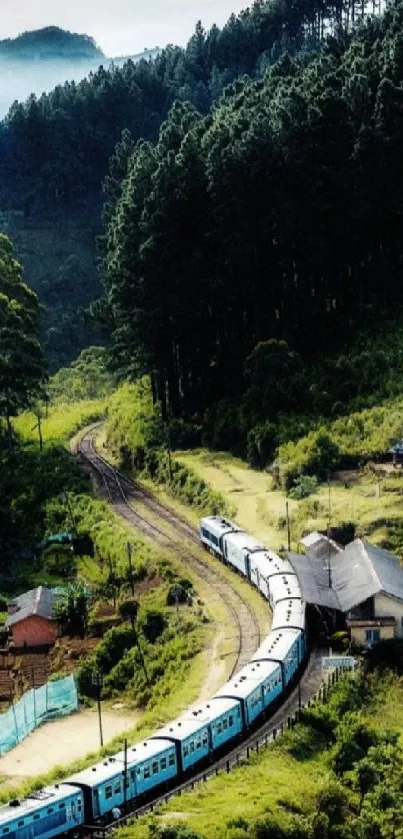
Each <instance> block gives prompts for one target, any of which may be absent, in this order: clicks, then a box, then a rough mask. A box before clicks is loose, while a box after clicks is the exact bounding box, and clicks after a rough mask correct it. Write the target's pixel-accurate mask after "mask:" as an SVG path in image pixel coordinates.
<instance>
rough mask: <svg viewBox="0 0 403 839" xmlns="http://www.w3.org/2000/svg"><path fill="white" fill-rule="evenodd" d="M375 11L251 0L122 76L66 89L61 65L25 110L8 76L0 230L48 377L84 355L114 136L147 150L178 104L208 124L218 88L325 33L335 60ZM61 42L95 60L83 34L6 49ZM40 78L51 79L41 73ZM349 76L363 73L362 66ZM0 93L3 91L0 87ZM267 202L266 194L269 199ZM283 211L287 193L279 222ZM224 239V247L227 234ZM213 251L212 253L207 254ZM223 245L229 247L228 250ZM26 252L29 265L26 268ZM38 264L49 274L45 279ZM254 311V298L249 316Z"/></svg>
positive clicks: (53, 34)
mask: <svg viewBox="0 0 403 839" xmlns="http://www.w3.org/2000/svg"><path fill="white" fill-rule="evenodd" d="M376 8H377V7H376ZM374 10H375V7H374V5H373V3H372V0H371V2H368V3H365V2H364V3H363V2H361V0H360V2H359V3H358V2H357V0H348V2H346V3H343V4H342V5H340V3H339V2H338V0H337V2H334V3H328V4H327V5H326V7H324V6H323V3H321V2H319V0H309V2H303V3H299V4H295V3H291V2H288V1H287V2H280V0H268V1H267V2H264V1H263V2H262V0H258V1H257V2H254V3H253V4H252V6H251V7H250V9H247V10H245V11H244V12H242V13H241V14H239V15H238V16H235V15H232V16H231V17H230V19H229V21H228V23H227V24H226V25H225V26H224V27H223V28H222V29H218V27H216V26H213V27H212V29H211V30H210V31H208V32H205V31H204V30H203V28H202V26H201V25H200V24H197V25H196V27H195V32H194V34H193V35H192V37H191V38H190V40H189V43H188V44H187V46H186V47H185V48H184V49H183V48H180V47H176V46H172V45H170V46H168V47H167V48H166V49H164V50H161V52H160V53H159V55H158V56H157V57H156V58H155V60H151V61H149V60H146V59H143V60H140V61H139V62H138V63H135V61H131V60H129V61H128V62H127V63H126V64H124V66H119V63H118V64H115V65H114V66H111V67H110V68H109V69H108V68H107V67H106V66H103V67H101V68H99V69H97V70H95V69H94V72H93V73H92V75H91V76H90V77H89V78H86V79H84V80H82V81H81V82H79V83H75V82H71V81H65V78H68V79H70V78H72V77H74V74H73V72H72V70H71V71H68V70H67V67H66V70H65V76H64V77H61V76H60V71H59V75H58V77H57V78H58V80H59V79H60V82H61V83H58V84H57V86H56V87H55V89H54V90H52V91H51V92H50V93H47V94H43V95H39V96H38V97H35V96H34V95H32V96H29V97H28V99H27V101H25V102H24V101H23V100H24V99H25V98H26V96H27V93H26V90H27V87H26V82H25V83H23V80H20V83H19V79H18V78H17V74H16V73H14V74H13V78H12V80H10V83H11V81H12V84H13V85H14V93H13V95H12V96H10V94H8V99H9V101H14V100H15V99H20V100H22V101H19V102H18V103H17V102H15V103H14V104H13V106H12V107H11V109H10V112H9V114H8V115H7V119H6V120H4V121H3V122H2V124H1V126H0V161H1V163H0V208H1V210H2V211H3V212H4V213H6V215H7V222H8V221H9V220H10V219H15V214H18V218H19V225H20V227H21V228H22V231H21V233H20V235H19V242H18V255H19V257H20V258H21V259H24V261H26V262H27V279H28V282H29V283H30V285H32V286H33V287H34V288H35V290H36V291H37V292H38V294H39V295H40V298H41V300H43V302H44V303H45V305H46V307H47V319H46V324H45V333H44V334H45V335H46V339H47V340H46V343H47V344H48V345H49V346H51V347H52V366H53V369H56V368H57V366H58V364H60V363H61V364H66V363H68V362H69V361H71V360H73V359H74V358H75V356H76V354H77V352H78V351H79V349H81V348H83V347H84V346H86V338H85V330H84V329H83V328H82V324H81V320H82V314H81V313H82V308H85V307H86V306H87V304H88V299H91V300H93V299H95V298H96V297H98V296H99V281H98V276H97V271H96V267H95V262H96V258H95V256H96V255H95V241H94V236H96V235H97V234H98V233H99V232H100V224H101V205H102V202H103V198H104V196H103V195H102V183H103V181H104V180H105V178H106V176H107V174H108V163H109V159H110V157H111V155H112V154H113V152H114V149H115V146H116V144H117V143H118V142H119V141H120V139H121V136H122V132H123V131H125V130H127V131H129V132H130V135H131V138H132V142H133V144H135V143H136V142H137V141H138V140H142V141H143V140H145V141H152V142H154V141H156V139H157V138H158V132H159V129H160V127H161V124H162V123H163V122H164V120H165V119H166V118H167V115H168V113H169V110H170V108H171V107H172V105H173V103H174V102H175V101H176V100H178V101H180V102H190V103H192V105H193V106H194V107H195V108H196V109H197V111H198V112H199V113H200V114H203V115H205V114H207V113H208V111H209V109H210V108H211V106H212V104H213V103H214V102H216V101H217V100H218V99H219V97H220V96H221V94H222V92H223V90H224V89H225V87H226V86H227V85H230V84H232V83H233V82H234V81H235V80H236V79H238V78H241V77H243V76H244V75H245V74H247V75H248V76H250V77H251V78H262V77H263V76H264V74H265V72H266V70H267V68H268V67H270V66H271V65H272V64H273V63H274V62H276V61H277V60H278V59H279V58H281V56H283V54H285V53H288V54H289V55H296V54H298V53H300V54H301V56H302V60H303V61H304V60H305V58H306V57H307V56H309V55H310V54H311V53H312V52H314V51H318V50H321V49H322V46H324V44H325V41H326V37H327V35H328V34H329V33H334V32H337V33H340V36H339V35H337V37H336V42H335V44H334V48H335V50H336V52H338V51H342V50H343V48H344V44H345V42H346V41H347V40H348V37H349V36H348V35H347V32H349V31H350V29H351V24H352V22H353V21H355V22H357V21H358V20H359V19H360V18H361V16H362V15H366V14H367V13H370V14H371V13H372V12H373V11H374ZM60 39H61V40H62V41H63V44H62V46H63V49H65V50H66V51H67V52H68V50H69V49H70V47H71V48H75V49H77V50H78V51H80V50H81V51H84V52H85V53H87V52H88V51H89V52H90V53H93V52H94V49H95V47H94V44H93V43H92V41H91V39H89V38H87V37H86V36H76V35H74V34H72V33H62V34H60V33H59V31H58V30H56V31H54V29H53V28H51V29H50V31H48V30H46V31H45V32H41V31H39V32H38V33H35V32H34V33H24V34H23V35H22V36H21V37H20V38H19V39H15V40H13V41H11V42H9V43H8V45H6V47H7V49H9V50H20V51H21V52H22V50H23V49H25V48H27V49H28V48H29V50H32V51H35V50H37V51H38V50H43V52H46V49H48V48H49V47H46V48H45V46H44V41H45V40H46V42H47V41H48V40H49V41H50V44H52V41H55V42H57V44H58V45H59V42H60ZM77 39H78V40H77ZM38 42H39V43H38ZM41 42H42V47H41V46H40V44H41ZM6 47H5V48H6ZM58 48H59V47H58ZM98 54H99V53H97V55H98ZM97 60H98V62H99V58H98V59H97ZM103 63H104V65H105V62H103ZM37 65H38V66H39V70H40V66H42V65H45V67H47V62H46V61H44V62H38V63H37ZM38 66H36V69H35V74H36V75H35V74H34V73H33V71H32V70H31V79H32V84H34V83H35V81H36V76H37V75H38V72H39V70H38ZM45 72H46V74H48V70H47V69H46V70H45ZM357 72H358V74H359V75H360V73H361V70H360V68H358V71H357ZM44 75H45V74H44ZM75 78H77V76H75ZM17 83H18V87H17ZM3 84H4V86H5V90H7V87H8V80H7V79H6V78H3ZM47 85H48V79H47V78H43V80H42V81H41V83H40V84H38V82H36V87H35V89H36V90H40V91H42V90H44V89H48V87H47ZM19 91H21V93H19ZM5 95H6V94H5ZM33 137H35V142H32V138H33ZM258 145H259V144H257V145H256V151H257V150H258ZM306 164H307V165H308V161H306ZM122 165H123V170H122V169H121V164H119V163H118V164H117V167H116V168H115V171H114V177H116V176H117V175H119V176H120V174H123V171H124V166H125V164H124V161H123V162H122ZM303 165H304V167H305V169H306V166H305V164H304V163H303ZM231 166H233V164H231ZM252 168H253V167H252ZM249 171H251V170H249ZM241 179H242V176H241V174H239V180H241ZM291 180H292V175H291ZM287 182H288V179H287ZM264 191H265V190H264V189H263V193H264ZM308 191H309V190H308ZM271 192H272V190H271V188H269V190H268V192H267V194H268V195H270V194H271ZM306 194H307V192H306ZM242 200H243V199H242ZM292 203H293V197H292V195H290V196H289V199H288V206H287V211H286V212H287V215H289V212H290V209H291V208H292ZM257 206H258V205H257ZM248 215H249V213H248V212H246V213H245V214H244V215H243V221H242V219H241V224H240V228H241V227H242V225H243V222H244V221H245V220H246V219H247V218H248ZM3 218H4V216H3ZM250 218H251V219H252V218H253V213H252V214H250ZM312 223H314V219H312ZM44 226H45V227H46V236H45V238H44V236H43V229H44ZM263 227H264V223H263ZM67 228H69V235H68V237H67V242H66V245H67V244H68V247H69V252H68V253H67V254H66V255H64V254H63V255H62V256H61V257H60V258H56V257H57V254H55V245H56V247H57V249H58V250H59V251H61V250H62V248H63V238H64V234H65V232H66V229H67ZM202 230H203V228H202V227H201V232H202ZM220 235H221V234H220ZM262 235H264V230H262ZM36 237H37V238H38V246H37V245H36V243H35V239H36ZM46 237H47V240H48V241H46ZM222 241H223V243H224V242H225V241H227V240H226V236H225V237H224V238H223V240H222ZM211 244H212V250H213V251H214V249H215V244H214V243H213V242H212V243H211ZM228 246H230V247H231V245H230V241H229V240H228ZM26 253H29V254H30V255H31V258H30V260H29V265H28V261H27V260H26V259H25V254H26ZM88 254H90V257H91V259H90V261H89V260H88ZM200 254H202V251H201V250H200ZM69 257H75V266H74V267H73V266H72V265H71V264H66V262H67V260H68V259H69ZM91 260H92V265H90V264H89V262H91ZM241 264H242V265H244V266H245V269H244V270H245V272H247V271H248V267H247V266H248V261H245V260H244V259H243V258H242V255H241V254H240V262H239V267H240V266H241ZM44 266H47V271H46V273H47V275H48V276H46V277H45V276H44V274H45V270H44ZM66 273H68V277H69V279H68V283H70V284H73V283H74V284H75V283H76V282H77V278H78V277H80V278H81V282H80V283H77V291H76V293H75V294H71V293H70V291H69V290H68V289H67V288H66V280H65V276H66ZM60 275H61V276H60ZM81 283H82V284H83V289H82V290H81ZM53 287H54V288H55V294H53V293H52V292H53ZM55 295H57V298H58V303H61V305H62V307H63V305H64V307H65V311H64V317H63V321H64V324H63V327H64V328H63V329H61V328H60V315H61V310H60V307H59V305H58V306H57V310H55V300H54V297H55ZM260 302H261V301H259V300H258V299H256V311H258V308H259V303H260ZM77 321H79V327H81V328H79V329H77ZM248 329H249V326H248ZM72 333H74V335H75V336H76V337H78V335H77V333H79V335H80V345H78V344H77V346H76V347H74V343H73V341H72V340H69V337H70V336H71V334H72ZM96 340H99V339H96ZM93 341H94V336H93V335H89V336H88V343H92V342H93Z"/></svg>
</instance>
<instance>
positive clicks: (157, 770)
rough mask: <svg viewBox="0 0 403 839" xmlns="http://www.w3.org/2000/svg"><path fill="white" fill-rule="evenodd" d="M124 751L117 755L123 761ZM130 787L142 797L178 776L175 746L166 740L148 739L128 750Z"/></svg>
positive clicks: (117, 758)
mask: <svg viewBox="0 0 403 839" xmlns="http://www.w3.org/2000/svg"><path fill="white" fill-rule="evenodd" d="M124 759H125V754H124V751H122V752H119V754H117V755H116V760H119V761H120V762H122V761H123V764H124ZM127 774H128V785H129V784H130V788H132V786H133V785H134V788H135V795H136V797H137V796H141V795H144V794H145V793H147V792H148V791H149V790H150V789H154V788H155V787H158V786H159V785H160V784H166V783H168V782H169V781H170V780H171V779H172V778H174V777H175V775H177V774H178V763H177V758H176V749H175V746H174V744H170V743H167V741H166V740H158V738H155V739H152V738H150V739H148V740H145V741H144V742H143V743H138V744H137V745H136V746H131V747H130V748H129V749H128V750H127Z"/></svg>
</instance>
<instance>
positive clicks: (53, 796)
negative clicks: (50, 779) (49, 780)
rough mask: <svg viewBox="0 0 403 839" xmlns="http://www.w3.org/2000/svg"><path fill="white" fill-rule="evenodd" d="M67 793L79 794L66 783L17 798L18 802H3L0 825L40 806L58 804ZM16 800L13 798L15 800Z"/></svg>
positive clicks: (0, 810) (28, 813) (29, 812)
mask: <svg viewBox="0 0 403 839" xmlns="http://www.w3.org/2000/svg"><path fill="white" fill-rule="evenodd" d="M69 795H80V790H78V789H77V787H73V786H70V785H69V784H67V783H66V784H63V785H60V786H59V785H58V786H54V787H45V788H44V789H41V790H38V791H37V792H33V793H32V794H31V795H30V796H28V798H22V799H21V800H19V803H18V804H17V803H15V804H10V803H9V804H4V805H3V806H2V807H0V825H5V824H8V823H9V822H10V821H13V819H19V818H24V816H29V815H30V814H31V813H33V812H35V811H36V810H38V808H39V807H41V806H43V807H47V806H49V807H52V805H53V804H60V803H61V801H63V800H65V799H66V798H67V797H68V796H69ZM17 800H18V799H14V801H15V802H16V801H17Z"/></svg>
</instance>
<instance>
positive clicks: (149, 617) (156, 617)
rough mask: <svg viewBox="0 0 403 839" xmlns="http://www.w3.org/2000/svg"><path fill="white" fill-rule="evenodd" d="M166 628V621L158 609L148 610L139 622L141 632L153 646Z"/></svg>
mask: <svg viewBox="0 0 403 839" xmlns="http://www.w3.org/2000/svg"><path fill="white" fill-rule="evenodd" d="M166 626H167V619H166V617H165V615H164V614H163V613H162V612H160V611H159V610H158V609H148V610H147V611H146V613H145V615H144V617H143V619H142V621H141V630H142V632H143V635H144V637H145V638H146V640H147V641H149V642H150V644H155V642H156V640H157V638H159V637H160V635H162V633H163V631H164V629H165V628H166Z"/></svg>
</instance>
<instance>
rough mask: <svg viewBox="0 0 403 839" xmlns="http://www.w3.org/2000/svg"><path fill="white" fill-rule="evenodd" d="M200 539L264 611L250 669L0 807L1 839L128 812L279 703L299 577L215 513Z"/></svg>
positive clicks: (294, 639) (292, 661)
mask: <svg viewBox="0 0 403 839" xmlns="http://www.w3.org/2000/svg"><path fill="white" fill-rule="evenodd" d="M200 538H201V541H202V543H203V545H204V546H205V547H206V548H207V549H208V550H209V551H211V552H212V553H213V554H214V555H215V556H217V557H219V559H220V560H222V561H224V562H225V563H227V564H228V565H230V566H231V567H232V568H233V569H234V570H236V571H237V572H238V573H240V574H241V575H242V576H244V577H245V578H246V579H248V580H249V582H250V583H251V584H252V585H254V586H256V588H258V589H259V591H260V592H261V593H262V595H263V597H265V598H266V599H267V600H268V602H269V603H270V605H271V608H272V611H273V620H272V627H271V630H270V633H269V634H268V636H267V637H266V638H265V640H264V641H263V643H262V644H261V646H260V647H259V649H258V650H257V651H256V653H255V654H254V656H253V658H252V660H251V661H250V662H249V664H247V665H246V666H245V667H243V668H242V670H240V671H239V672H238V673H237V674H236V676H234V677H233V678H232V679H230V680H229V682H227V683H226V684H225V685H223V686H222V687H221V688H220V690H218V691H217V693H216V694H215V696H213V697H212V698H211V699H210V700H209V701H208V702H205V703H204V704H202V705H200V707H198V708H195V709H194V710H189V711H187V712H185V713H184V714H183V715H182V716H181V717H179V718H178V719H177V720H175V721H174V722H172V723H170V724H169V725H166V726H164V727H163V728H161V729H160V730H159V731H156V732H155V734H154V735H152V736H151V737H149V738H148V739H147V740H144V741H143V742H141V743H136V744H134V745H133V746H130V747H129V748H128V750H127V755H126V756H125V754H124V753H123V751H122V752H118V753H117V754H115V755H113V756H112V757H109V758H106V759H105V760H103V761H101V762H100V763H97V764H96V765H95V766H91V767H89V768H88V769H84V770H83V771H82V772H78V773H77V774H75V775H72V776H71V777H70V778H67V779H66V780H65V781H63V782H62V783H60V784H56V785H55V786H53V787H47V788H45V789H43V790H40V791H39V792H35V793H33V794H32V795H31V796H30V797H29V798H26V799H24V800H22V801H17V800H14V801H10V802H9V803H8V804H6V805H5V806H3V807H0V839H3V837H7V839H36V837H38V839H54V837H57V836H60V835H61V834H64V833H74V832H77V831H79V829H80V828H81V827H82V826H83V825H89V824H96V823H97V822H105V821H108V820H110V819H111V818H112V810H113V809H114V808H116V807H118V808H121V807H122V805H123V804H124V802H125V801H127V802H129V803H130V806H131V808H132V809H134V808H135V806H136V804H137V803H139V804H140V803H141V802H142V801H144V799H145V798H146V797H152V795H153V792H154V791H160V790H161V789H164V788H166V787H167V786H169V785H170V784H173V783H174V781H175V779H180V778H183V777H186V776H187V775H189V774H192V773H193V772H195V771H197V769H198V768H200V767H201V766H202V764H203V762H205V761H208V760H211V759H212V758H213V757H214V756H215V755H217V754H219V753H221V752H224V751H225V750H226V749H228V748H230V747H231V746H232V745H234V743H235V742H236V740H237V738H240V737H241V736H242V735H243V734H244V733H245V732H247V731H248V730H249V729H250V728H251V727H252V726H253V725H257V723H258V721H259V720H260V719H261V718H262V716H263V715H265V714H267V712H268V711H269V709H270V708H271V707H273V704H274V703H276V702H279V701H280V699H281V694H282V693H283V692H284V691H285V690H286V688H287V686H288V685H289V683H290V682H291V680H292V679H293V678H294V676H295V675H296V673H297V671H298V669H299V667H300V665H301V663H302V661H303V659H304V657H305V655H306V651H307V646H306V628H305V604H304V602H303V600H302V597H301V591H300V587H299V583H298V578H297V576H296V575H295V573H294V571H293V569H292V567H291V565H290V563H289V562H288V561H287V560H284V559H281V558H280V557H279V556H277V554H275V553H273V552H272V551H270V550H268V549H267V548H266V547H265V546H264V545H262V544H261V543H260V542H259V541H258V540H257V539H255V538H254V537H253V536H250V535H248V534H247V533H245V532H244V531H243V530H242V529H241V528H240V527H238V525H236V524H234V523H233V522H230V521H228V520H227V519H224V518H222V517H220V516H207V517H206V518H203V519H202V520H201V522H200ZM125 770H126V771H125Z"/></svg>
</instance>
